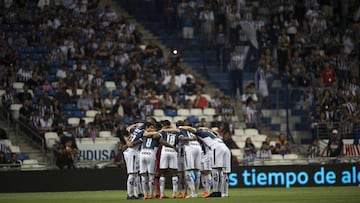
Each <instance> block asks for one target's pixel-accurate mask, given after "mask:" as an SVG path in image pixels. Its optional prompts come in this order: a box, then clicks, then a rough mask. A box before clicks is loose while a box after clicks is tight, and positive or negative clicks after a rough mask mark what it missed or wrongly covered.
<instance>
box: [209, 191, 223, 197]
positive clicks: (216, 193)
mask: <svg viewBox="0 0 360 203" xmlns="http://www.w3.org/2000/svg"><path fill="white" fill-rule="evenodd" d="M208 197H221V192H212V193H211V194H210V195H209V196H208Z"/></svg>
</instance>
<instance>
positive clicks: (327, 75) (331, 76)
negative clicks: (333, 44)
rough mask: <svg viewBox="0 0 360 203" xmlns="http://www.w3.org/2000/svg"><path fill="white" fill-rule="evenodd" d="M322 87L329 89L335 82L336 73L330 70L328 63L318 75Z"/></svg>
mask: <svg viewBox="0 0 360 203" xmlns="http://www.w3.org/2000/svg"><path fill="white" fill-rule="evenodd" d="M320 76H321V81H322V85H323V86H324V87H329V86H331V85H332V84H333V82H335V81H336V72H335V69H333V68H330V64H329V63H325V64H324V68H323V70H322V71H321V73H320Z"/></svg>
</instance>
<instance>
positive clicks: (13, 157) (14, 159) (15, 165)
mask: <svg viewBox="0 0 360 203" xmlns="http://www.w3.org/2000/svg"><path fill="white" fill-rule="evenodd" d="M8 164H9V165H10V167H11V168H18V167H21V161H19V160H18V159H17V157H16V153H11V157H10V160H9V161H8Z"/></svg>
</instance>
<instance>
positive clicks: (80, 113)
mask: <svg viewBox="0 0 360 203" xmlns="http://www.w3.org/2000/svg"><path fill="white" fill-rule="evenodd" d="M72 117H77V118H83V117H85V112H84V111H81V110H76V111H72Z"/></svg>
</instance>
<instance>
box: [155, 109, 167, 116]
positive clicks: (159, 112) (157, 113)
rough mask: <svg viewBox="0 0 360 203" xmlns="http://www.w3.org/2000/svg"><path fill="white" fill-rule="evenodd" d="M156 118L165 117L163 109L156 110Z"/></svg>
mask: <svg viewBox="0 0 360 203" xmlns="http://www.w3.org/2000/svg"><path fill="white" fill-rule="evenodd" d="M154 116H156V117H159V116H165V114H164V110H162V109H154Z"/></svg>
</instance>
